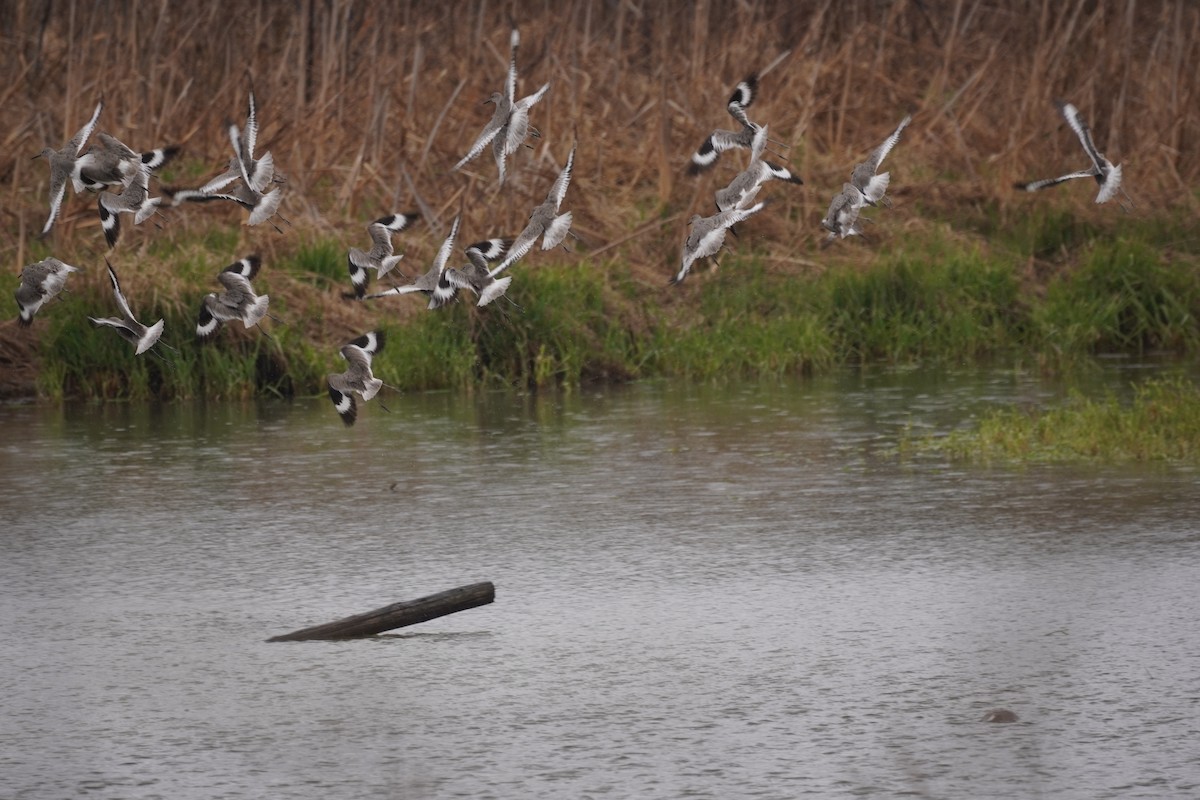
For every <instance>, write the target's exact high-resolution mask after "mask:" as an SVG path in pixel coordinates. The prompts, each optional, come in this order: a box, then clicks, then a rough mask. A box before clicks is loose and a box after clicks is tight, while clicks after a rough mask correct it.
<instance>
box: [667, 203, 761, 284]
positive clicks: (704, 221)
mask: <svg viewBox="0 0 1200 800" xmlns="http://www.w3.org/2000/svg"><path fill="white" fill-rule="evenodd" d="M764 204H765V201H762V200H760V201H758V202H757V203H756V204H754V205H753V206H751V207H750V208H732V209H730V210H729V211H719V212H717V213H716V214H713V215H712V216H711V217H702V216H700V215H699V214H694V215H692V218H691V220H690V221H689V222H688V224H689V225H691V227H692V230H691V233H689V234H688V238H687V241H686V242H685V243H684V245H683V261H682V265H681V266H680V268H679V272H677V273H675V275H674V277H672V278H671V280H669V281H667V283H668V284H672V285H674V284H679V283H682V282H683V279H684V278H686V277H687V276H688V272H689V271H690V270H691V268H692V264H694V263H695V262H696V261H697V260H699V259H701V258H709V257H713V256H716V254H717V253H718V252H719V251H720V249H721V247H722V245H724V244H725V232H726V231H727V230H729V229H730V228H731V227H733V226H734V225H736V224H738V223H739V222H741V221H743V220H745V219H746V218H747V217H750V216H752V215H754V214H757V213H758V212H759V211H761V210H762V208H763V205H764Z"/></svg>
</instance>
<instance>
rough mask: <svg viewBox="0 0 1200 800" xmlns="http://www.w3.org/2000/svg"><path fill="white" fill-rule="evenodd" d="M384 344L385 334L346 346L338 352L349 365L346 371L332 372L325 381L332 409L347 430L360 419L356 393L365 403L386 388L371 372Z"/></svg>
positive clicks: (366, 335)
mask: <svg viewBox="0 0 1200 800" xmlns="http://www.w3.org/2000/svg"><path fill="white" fill-rule="evenodd" d="M383 343H384V333H383V331H371V332H369V333H364V334H363V335H362V336H359V337H358V338H357V339H354V340H353V341H351V342H348V343H346V344H345V345H343V346H342V348H341V350H339V351H338V352H339V353H340V354H341V356H342V358H344V359H346V362H347V363H348V365H349V366H347V368H346V371H345V372H331V373H330V374H329V375H327V376H326V378H325V382H326V384H327V385H328V387H329V399H330V400H332V401H333V407H334V408H335V409H337V412H338V415H339V416H341V418H342V422H344V423H345V424H346V426H347V427H349V426H351V425H353V424H354V421H355V420H356V419H358V405H357V404H356V403H355V401H354V395H355V393H357V394H358V395H359V396H360V397H362V399H363V402H366V401H368V400H370V399H371V398H372V397H374V396H375V395H376V394H378V392H379V390H380V389H382V388H383V385H384V384H383V381H382V380H380V379H379V378H376V377H375V376H374V375H373V374H372V373H371V359H372V358H373V357H374V356H375V354H376V353H378V352H379V351H380V350H382V349H383Z"/></svg>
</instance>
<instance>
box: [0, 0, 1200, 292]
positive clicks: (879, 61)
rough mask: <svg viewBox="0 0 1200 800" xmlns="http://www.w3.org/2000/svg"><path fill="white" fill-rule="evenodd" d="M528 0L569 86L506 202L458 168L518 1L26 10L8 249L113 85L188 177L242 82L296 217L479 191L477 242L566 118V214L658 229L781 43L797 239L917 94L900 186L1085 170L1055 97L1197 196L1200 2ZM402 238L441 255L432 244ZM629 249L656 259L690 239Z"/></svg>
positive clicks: (592, 226) (1138, 182)
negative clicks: (798, 177) (44, 159)
mask: <svg viewBox="0 0 1200 800" xmlns="http://www.w3.org/2000/svg"><path fill="white" fill-rule="evenodd" d="M514 8H515V9H516V13H517V14H518V17H517V22H518V23H519V25H520V29H521V35H522V47H521V49H520V51H519V55H518V69H519V72H520V87H519V89H518V91H522V90H532V88H534V87H536V86H537V85H538V84H540V83H541V82H543V81H545V80H551V81H553V86H552V88H551V91H550V93H549V95H548V96H547V98H546V100H545V101H544V102H543V104H542V105H541V106H540V107H539V108H538V109H536V111H535V113H534V115H533V123H534V125H536V126H537V127H539V128H540V129H541V130H542V133H543V138H542V139H541V140H540V141H536V142H535V148H534V149H533V150H532V151H530V150H525V151H523V152H520V153H518V154H517V155H516V156H515V157H514V159H513V165H512V172H513V174H512V179H511V182H510V185H508V186H506V187H504V189H503V190H502V192H500V193H497V192H496V191H495V189H494V187H493V186H491V185H490V183H491V182H492V181H494V170H495V168H494V166H493V165H492V164H491V163H490V159H489V158H488V156H487V155H486V154H485V156H484V157H482V158H481V159H479V160H478V161H477V162H475V164H474V165H473V171H474V172H473V174H472V173H471V171H464V174H452V173H450V172H449V167H450V165H452V164H453V163H454V162H455V161H456V160H457V159H458V158H459V157H460V156H461V155H462V153H463V152H464V151H465V148H466V147H467V146H468V145H469V143H470V142H471V141H472V139H473V137H474V135H475V134H476V133H477V132H478V130H479V129H480V128H481V127H482V125H483V124H484V122H486V119H487V111H486V110H481V107H480V106H479V104H478V101H479V100H480V99H482V98H483V97H486V96H487V95H488V94H489V93H490V92H491V91H494V90H497V89H499V88H501V87H502V85H503V80H504V63H505V61H506V59H507V55H506V54H507V38H508V24H509V16H508V14H509V10H510V9H509V7H508V4H500V3H496V4H488V3H482V2H479V3H467V2H450V3H437V4H433V3H430V4H424V3H409V4H404V5H401V6H399V7H397V5H396V4H394V3H385V2H382V0H365V1H363V2H351V1H350V0H321V1H318V0H304V2H303V3H301V4H300V5H299V7H298V8H297V6H295V5H294V4H285V3H275V2H269V0H258V1H257V2H254V1H253V0H251V2H244V1H240V2H233V0H218V1H217V2H212V3H192V4H181V3H137V4H128V3H118V2H103V1H100V2H90V1H89V2H80V0H66V2H62V0H59V1H58V2H53V3H52V2H51V1H50V0H10V2H7V3H5V4H4V5H3V6H2V7H0V30H2V31H3V35H2V37H0V64H2V65H3V74H4V75H5V76H7V77H8V79H9V83H8V85H7V86H4V87H0V101H2V102H0V134H2V135H3V141H4V144H5V147H4V150H3V153H2V154H0V182H3V183H4V184H6V185H9V186H11V187H13V188H12V191H11V192H10V197H9V200H8V202H7V203H6V204H5V209H4V215H3V220H4V222H3V238H2V239H0V248H3V250H4V252H5V259H6V260H7V262H8V263H9V264H10V266H13V267H14V268H16V267H19V263H18V262H20V261H22V260H23V259H25V258H27V257H28V255H29V253H28V250H29V247H28V245H27V243H26V238H27V237H28V236H29V235H30V234H31V233H32V232H36V231H38V230H40V227H41V222H42V221H43V220H44V218H45V213H46V182H47V176H46V174H44V170H43V169H41V168H40V165H36V164H35V165H34V166H35V168H33V169H31V168H29V167H28V166H24V165H25V164H26V163H27V162H28V159H29V157H30V156H31V155H33V154H34V153H36V152H38V151H39V150H40V149H41V148H42V147H43V146H45V145H46V144H47V143H50V144H52V145H55V146H59V145H61V143H62V142H63V141H65V139H66V138H67V137H69V136H70V135H71V134H72V133H73V132H74V130H76V128H77V127H78V126H79V125H80V124H81V122H82V121H83V119H84V118H85V117H86V115H87V110H88V109H89V108H91V106H92V104H94V103H95V101H96V100H97V99H98V98H99V97H101V96H103V97H104V100H105V103H106V110H105V113H104V116H103V117H102V119H101V123H100V126H101V128H102V129H104V130H109V131H111V132H113V133H114V134H116V135H118V136H120V137H121V138H123V139H125V140H127V141H128V142H129V143H130V144H132V145H134V146H136V147H151V146H155V145H159V144H164V143H168V142H174V143H180V144H183V145H184V146H185V148H186V154H187V155H186V158H185V160H184V161H183V163H182V164H181V165H179V166H177V167H176V168H175V173H174V174H175V179H176V181H182V180H185V179H188V180H194V181H202V180H203V179H204V178H205V177H207V176H209V175H212V174H215V172H217V171H219V170H220V169H221V168H222V166H223V165H224V163H225V162H226V161H227V159H228V155H227V152H226V151H227V149H228V144H227V140H226V139H225V135H224V128H223V122H224V121H225V120H228V119H237V118H239V117H240V116H241V115H243V114H244V109H245V98H246V92H247V88H248V78H247V76H252V77H253V80H254V86H255V90H256V93H257V95H258V98H259V102H260V118H261V121H262V125H263V128H262V131H261V133H260V138H259V142H260V145H259V146H260V150H266V149H271V150H273V151H274V152H275V153H276V160H277V164H278V167H279V169H280V170H281V171H282V172H283V173H285V174H286V176H287V179H288V191H289V192H291V193H293V194H299V195H302V196H303V197H304V198H305V201H304V202H294V201H289V202H288V204H287V209H288V210H290V212H291V214H292V216H293V217H296V218H297V219H296V222H297V224H299V225H304V224H308V223H312V224H315V225H316V226H317V227H320V228H334V229H348V230H349V229H353V230H355V231H357V230H358V228H359V227H360V226H361V224H362V222H363V220H366V219H368V218H371V217H373V216H375V215H376V214H380V213H384V212H386V211H390V210H394V208H395V207H396V205H397V203H399V204H400V205H409V204H411V203H414V202H418V201H419V202H421V203H422V204H423V205H426V206H428V207H443V208H444V206H443V205H442V204H443V202H444V198H446V197H449V196H451V195H454V194H455V193H458V192H463V193H465V194H464V202H465V208H464V214H465V217H464V226H463V228H464V236H465V237H474V236H491V235H499V234H501V233H503V232H505V231H509V230H515V229H516V228H517V226H519V225H520V224H521V222H522V221H523V218H524V214H525V213H526V212H527V210H528V209H527V206H528V205H529V203H530V201H532V202H534V203H536V202H538V201H540V199H541V197H543V196H544V193H545V190H546V187H547V186H548V185H549V183H550V181H552V180H553V177H554V172H555V170H556V168H557V165H559V164H561V163H562V160H563V159H564V158H565V156H566V152H567V151H568V150H569V149H570V146H571V136H572V131H575V132H577V134H578V137H579V155H578V157H577V164H578V168H577V172H576V178H575V183H574V185H573V187H572V194H571V199H570V203H571V206H572V208H573V210H574V212H575V214H576V218H577V219H578V220H579V224H580V226H581V228H583V229H588V230H592V231H597V232H599V233H600V235H601V240H600V241H598V242H595V243H594V244H595V246H596V247H603V246H605V245H606V244H608V243H611V242H616V241H618V240H620V239H622V238H623V237H627V236H628V235H629V233H630V231H636V230H639V229H640V228H641V226H645V225H647V224H648V223H649V222H650V221H651V220H652V219H654V218H655V217H660V218H667V217H669V216H671V215H673V214H675V213H681V212H687V213H690V212H691V211H692V210H695V209H694V208H693V206H695V205H696V204H700V205H704V206H707V205H710V203H709V201H708V200H707V197H708V196H709V195H710V189H712V188H717V183H718V182H720V181H722V180H726V179H728V177H730V176H731V174H732V171H733V166H731V165H730V164H722V165H720V166H719V168H718V169H715V170H713V172H712V173H710V174H709V175H705V176H701V177H700V178H698V179H693V178H689V177H688V176H687V175H686V174H685V172H684V169H685V166H686V163H687V159H688V156H689V154H690V152H691V151H692V150H693V149H694V148H695V147H696V146H697V145H698V144H699V143H700V141H701V139H702V138H703V137H704V136H705V135H706V133H707V132H708V131H709V130H711V129H712V128H714V127H717V126H721V127H728V125H729V120H728V118H727V115H726V114H725V110H724V104H725V100H726V98H727V97H728V95H729V92H730V90H731V88H732V86H733V84H734V83H735V82H736V81H737V80H739V79H740V78H741V77H743V76H744V75H745V74H746V73H748V72H750V71H752V70H763V69H764V68H765V67H767V66H768V65H769V64H770V63H771V62H772V60H773V59H775V58H776V57H777V56H778V55H779V54H781V53H785V52H788V51H790V53H791V55H790V56H788V57H787V58H785V59H783V60H782V61H781V62H780V63H779V64H778V66H775V67H774V68H773V69H772V70H771V71H770V73H769V74H768V75H765V76H764V78H763V81H762V86H761V96H760V99H759V101H758V102H757V103H756V105H755V107H754V109H753V113H752V115H751V116H752V118H753V119H755V120H758V121H763V122H768V123H769V124H770V126H771V132H772V135H773V136H775V137H777V138H780V139H781V140H782V141H784V142H786V143H788V144H790V145H791V150H790V154H789V156H790V158H791V159H792V163H793V165H794V166H796V167H798V168H799V169H800V171H801V173H802V174H803V175H804V177H805V179H806V181H807V185H806V186H805V187H804V189H803V190H801V191H796V192H776V193H775V195H776V196H777V198H778V203H779V205H780V206H782V208H783V210H782V211H781V212H780V213H779V214H776V215H773V216H776V217H778V218H779V219H780V220H790V221H791V222H777V223H774V224H776V225H779V226H792V228H794V229H795V230H794V231H793V232H792V233H791V234H790V235H789V236H787V237H784V238H785V241H788V242H789V246H792V247H794V243H795V242H796V241H797V238H798V235H799V236H800V237H810V238H814V237H815V234H816V221H817V219H819V217H820V215H821V214H822V213H823V210H824V206H825V205H826V204H827V202H828V197H829V195H830V194H831V193H832V191H834V190H835V189H836V188H837V187H838V186H840V184H841V181H842V180H843V179H844V178H845V176H846V175H847V174H848V173H849V170H850V168H851V167H852V166H853V163H854V160H855V159H856V158H859V157H861V156H862V155H863V154H864V153H865V152H866V151H867V150H868V149H869V148H870V147H872V146H874V144H875V143H876V142H877V139H878V137H879V135H880V134H881V133H882V132H886V131H887V130H890V129H891V127H892V126H893V125H894V124H895V122H896V121H897V120H898V119H899V117H901V116H902V115H903V114H904V113H905V112H907V111H909V110H913V111H915V115H916V116H915V121H914V124H913V126H912V128H911V129H910V134H909V135H908V136H907V137H906V139H905V141H904V144H903V146H902V148H901V149H900V150H899V151H898V152H897V154H896V155H895V156H894V157H893V163H892V164H891V166H892V169H893V170H894V171H895V172H896V176H897V183H898V184H901V185H907V186H908V187H909V189H910V190H911V191H912V192H914V193H920V195H921V196H922V197H923V198H925V199H926V200H928V201H929V202H930V203H933V204H936V203H939V202H940V203H944V204H946V206H947V207H948V208H949V207H952V206H953V204H955V203H957V202H960V200H961V198H962V197H971V198H974V200H975V201H977V202H989V203H995V204H997V205H998V206H1000V207H1001V208H1004V207H1006V206H1008V205H1009V204H1011V203H1012V202H1013V201H1014V195H1013V193H1012V190H1011V189H1010V188H1009V187H1010V185H1011V182H1012V181H1013V180H1017V179H1020V178H1022V177H1034V176H1040V175H1042V174H1043V173H1047V171H1054V170H1061V169H1062V168H1070V167H1075V166H1082V159H1081V153H1080V152H1079V151H1078V145H1077V143H1076V142H1075V141H1074V138H1073V137H1072V136H1071V135H1070V134H1069V132H1067V131H1066V130H1065V129H1064V127H1063V125H1062V124H1061V121H1060V120H1059V119H1058V117H1057V116H1056V114H1055V112H1054V107H1053V105H1052V103H1051V101H1052V99H1053V98H1054V97H1059V96H1061V97H1065V98H1069V99H1070V100H1071V101H1072V102H1074V103H1075V104H1076V105H1077V106H1078V107H1079V108H1080V109H1081V110H1082V111H1083V113H1084V114H1085V116H1086V117H1087V118H1088V119H1089V120H1090V122H1091V125H1092V127H1093V130H1094V133H1095V136H1096V139H1097V142H1098V143H1099V144H1100V146H1101V148H1102V149H1104V150H1105V151H1106V152H1107V153H1108V154H1109V156H1110V157H1112V158H1113V159H1114V160H1115V161H1121V162H1124V163H1125V164H1126V165H1127V166H1126V170H1125V173H1126V181H1127V183H1128V185H1129V186H1130V188H1131V191H1133V192H1135V193H1136V194H1137V196H1138V198H1139V200H1141V201H1142V202H1141V205H1142V206H1143V207H1146V208H1159V207H1169V206H1172V205H1177V204H1180V203H1184V204H1188V205H1191V206H1194V205H1195V204H1196V202H1197V200H1196V197H1197V196H1196V193H1195V191H1194V188H1193V190H1190V191H1189V190H1188V187H1195V186H1196V185H1197V180H1198V178H1200V153H1198V151H1197V146H1196V142H1197V141H1198V140H1200V103H1198V102H1197V99H1198V97H1200V91H1198V90H1200V70H1197V68H1196V65H1197V64H1200V7H1197V6H1196V5H1195V4H1193V3H1190V2H1186V0H1126V2H1124V3H1120V4H1117V3H1094V2H1091V0H1070V1H1069V2H1066V3H1061V2H1054V1H1053V0H1025V1H1024V2H1018V3H1001V2H996V0H920V1H919V0H900V2H895V3H876V2H862V3H846V4H839V5H838V6H837V7H836V13H835V10H834V8H833V7H832V4H831V2H830V0H743V1H742V2H738V3H714V2H711V0H694V2H685V3H672V4H653V3H635V2H629V0H621V2H617V3H610V2H601V0H570V2H567V3H554V4H550V3H547V4H520V5H516V6H514ZM235 20H236V22H234V21H235ZM497 56H499V57H497ZM730 160H731V161H733V162H734V165H736V163H740V159H730ZM19 164H20V165H22V166H21V167H18V165H19ZM18 177H19V178H20V180H18ZM1023 200H1024V199H1023V198H1022V201H1023ZM1087 200H1088V198H1084V199H1083V200H1081V201H1080V203H1081V205H1083V204H1084V203H1086V202H1087ZM93 205H94V203H83V202H82V200H77V199H75V198H74V197H72V196H68V202H67V204H66V213H65V215H64V219H63V221H62V223H61V225H60V228H61V229H60V230H59V231H57V232H56V233H55V234H54V236H55V240H54V243H55V247H56V248H58V247H64V248H68V249H69V248H70V247H72V246H74V245H72V244H71V243H72V242H75V241H77V240H78V239H80V238H81V237H79V236H74V235H73V233H72V228H73V226H74V224H75V222H77V221H78V220H80V219H87V220H90V219H91V215H94V208H93ZM297 210H299V212H300V213H297ZM222 219H224V218H223V217H222ZM264 227H266V226H264ZM267 233H268V232H267V231H264V232H262V233H259V232H258V231H254V232H253V234H254V235H256V236H260V235H267ZM414 235H416V236H425V237H427V239H428V241H427V242H426V243H424V244H423V245H422V246H424V247H426V248H427V249H428V251H429V252H432V250H433V249H435V248H436V247H437V241H438V237H439V236H440V233H439V231H438V230H437V229H436V228H433V227H432V226H431V227H430V228H426V229H424V231H423V232H421V233H417V232H414ZM87 246H89V247H90V246H92V245H91V244H88V245H87ZM621 252H623V255H624V256H625V257H626V258H628V259H629V260H630V261H633V262H636V263H641V264H644V265H645V266H646V268H647V269H648V270H651V271H653V272H654V273H656V274H657V273H660V272H663V270H664V266H663V265H664V264H665V263H668V262H670V261H671V260H673V259H674V257H675V256H676V255H677V254H676V253H659V252H654V251H647V250H646V249H644V248H642V247H633V248H631V249H629V250H628V251H621ZM609 254H611V252H610V253H609ZM226 255H228V254H223V255H222V256H221V258H225V257H226Z"/></svg>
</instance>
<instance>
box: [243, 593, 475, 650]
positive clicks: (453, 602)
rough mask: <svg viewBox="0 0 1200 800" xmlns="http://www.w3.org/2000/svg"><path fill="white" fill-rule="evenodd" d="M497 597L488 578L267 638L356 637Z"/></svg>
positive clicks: (295, 639)
mask: <svg viewBox="0 0 1200 800" xmlns="http://www.w3.org/2000/svg"><path fill="white" fill-rule="evenodd" d="M495 599H496V587H495V586H493V585H492V583H491V581H487V582H484V583H472V584H471V585H469V586H460V587H458V588H457V589H448V590H446V591H444V592H438V593H437V594H431V595H429V596H428V597H421V598H419V599H417V600H403V601H401V602H399V603H392V604H391V605H390V606H384V607H383V608H377V609H375V610H374V611H368V612H366V613H365V614H355V615H354V616H352V617H346V618H345V619H339V620H336V621H335V622H327V623H325V624H324V625H315V626H313V627H311V628H303V629H301V630H298V631H292V632H291V633H285V634H283V635H281V636H272V637H271V638H270V639H267V641H268V642H299V641H304V640H305V639H356V638H359V637H363V636H373V635H375V634H377V633H383V632H384V631H390V630H392V629H393V628H403V627H404V626H406V625H415V624H416V623H418V622H426V621H428V620H431V619H435V618H437V617H444V616H446V615H447V614H453V613H455V612H457V611H466V610H467V609H468V608H475V607H476V606H483V605H487V604H488V603H490V602H492V601H493V600H495Z"/></svg>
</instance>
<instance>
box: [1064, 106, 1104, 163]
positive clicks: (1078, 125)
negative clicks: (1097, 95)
mask: <svg viewBox="0 0 1200 800" xmlns="http://www.w3.org/2000/svg"><path fill="white" fill-rule="evenodd" d="M1055 103H1056V105H1057V106H1058V110H1059V111H1060V112H1061V113H1062V115H1063V118H1064V119H1065V120H1066V121H1067V124H1068V125H1070V126H1071V130H1073V131H1075V135H1076V136H1078V137H1079V143H1080V144H1082V145H1083V149H1084V151H1085V152H1086V153H1087V154H1088V158H1090V159H1091V160H1092V163H1093V164H1094V165H1095V166H1096V172H1097V173H1101V174H1102V173H1103V171H1104V165H1105V161H1106V160H1107V159H1105V158H1104V156H1102V155H1100V151H1099V150H1097V149H1096V144H1095V143H1094V142H1093V141H1092V131H1091V129H1090V128H1088V126H1087V123H1086V122H1084V121H1083V117H1081V116H1079V109H1077V108H1075V106H1073V105H1071V104H1070V103H1064V102H1062V101H1061V100H1057V101H1055Z"/></svg>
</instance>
